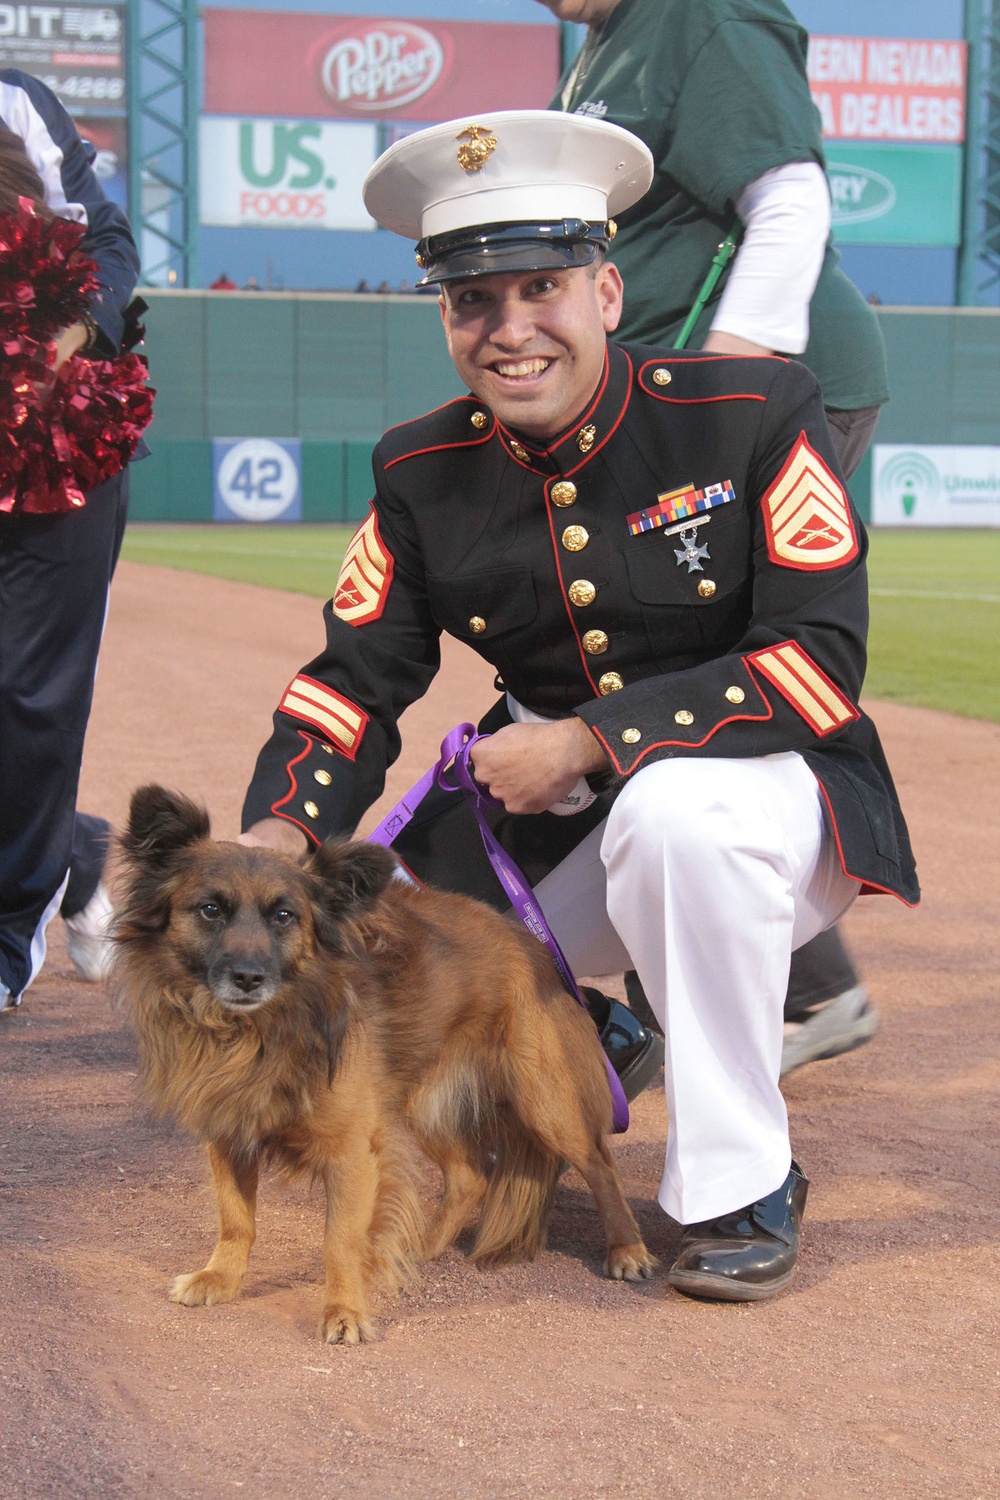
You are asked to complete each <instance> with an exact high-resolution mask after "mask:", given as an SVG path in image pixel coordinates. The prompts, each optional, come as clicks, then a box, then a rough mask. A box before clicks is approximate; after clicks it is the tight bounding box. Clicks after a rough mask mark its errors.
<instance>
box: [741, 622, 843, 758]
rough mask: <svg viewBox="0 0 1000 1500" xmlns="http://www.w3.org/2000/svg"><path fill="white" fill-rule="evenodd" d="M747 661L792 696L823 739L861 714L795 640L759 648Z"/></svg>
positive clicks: (789, 696) (796, 705)
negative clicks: (762, 649)
mask: <svg viewBox="0 0 1000 1500" xmlns="http://www.w3.org/2000/svg"><path fill="white" fill-rule="evenodd" d="M747 661H748V662H749V663H750V665H751V666H752V667H755V668H756V669H757V671H758V672H760V673H761V674H762V676H764V677H766V678H767V680H768V682H770V683H771V684H772V685H773V686H774V687H776V688H777V689H778V692H779V693H781V694H782V696H783V697H785V698H787V699H788V702H789V703H790V704H791V705H792V707H793V708H794V709H795V711H796V713H798V714H800V715H801V717H802V718H803V719H805V721H806V723H807V724H808V725H809V728H810V729H811V730H812V731H813V733H814V734H815V735H818V736H819V737H820V739H822V738H823V736H824V735H827V734H833V732H834V730H835V729H842V728H843V727H844V725H845V724H849V723H850V722H851V720H852V719H859V718H860V717H861V715H860V713H859V712H858V710H857V709H856V708H855V707H854V705H853V703H852V702H851V701H850V699H849V698H845V697H844V694H843V693H842V692H841V691H840V689H839V688H838V687H837V686H836V684H835V683H833V682H831V681H830V679H829V677H827V675H826V673H825V672H822V671H821V670H820V668H819V667H818V666H817V665H816V663H815V662H814V661H813V659H812V657H811V656H810V655H809V653H808V652H807V651H803V649H802V647H801V646H799V645H797V644H796V642H795V641H783V642H782V643H781V645H780V646H771V647H769V648H768V649H767V650H766V651H755V652H754V653H753V655H752V656H748V657H747Z"/></svg>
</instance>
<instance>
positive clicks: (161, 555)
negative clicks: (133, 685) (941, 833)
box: [123, 525, 1000, 723]
mask: <svg viewBox="0 0 1000 1500" xmlns="http://www.w3.org/2000/svg"><path fill="white" fill-rule="evenodd" d="M352 530H353V528H352V527H350V526H261V527H253V526H208V525H205V526H152V525H139V526H133V527H131V528H130V530H129V531H128V533H127V535H126V537H125V547H124V550H123V555H124V556H125V557H127V558H129V559H130V560H131V561H133V562H147V563H159V564H161V565H164V566H167V567H172V568H184V569H187V570H189V571H193V572H197V573H209V574H211V575H213V576H214V577H217V578H232V579H236V580H238V581H239V582H243V583H259V584H263V585H264V587H266V588H276V589H291V590H292V591H293V592H294V593H300V594H311V595H314V596H315V597H317V598H321V599H327V598H329V596H330V594H331V593H332V592H333V585H334V583H335V582H336V578H337V572H338V570H339V567H340V560H341V558H342V557H343V555H344V549H345V548H346V546H347V543H348V541H349V540H350V538H351V535H352ZM869 575H870V581H871V612H872V622H871V633H870V636H869V662H868V678H867V681H866V683H865V692H866V695H867V696H868V697H870V698H889V699H893V700H895V701H896V702H898V703H909V704H915V705H917V706H919V707H922V708H938V709H943V710H944V711H945V712H946V713H953V714H963V715H965V716H966V717H967V718H973V719H990V720H992V721H993V722H995V723H1000V668H998V663H1000V531H875V532H873V533H872V537H871V553H870V557H869Z"/></svg>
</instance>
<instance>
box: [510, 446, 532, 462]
mask: <svg viewBox="0 0 1000 1500" xmlns="http://www.w3.org/2000/svg"><path fill="white" fill-rule="evenodd" d="M510 451H511V453H513V455H514V457H515V458H519V459H520V460H521V462H522V463H523V464H526V463H527V462H528V455H527V452H526V451H525V449H524V448H522V447H521V444H520V443H511V445H510Z"/></svg>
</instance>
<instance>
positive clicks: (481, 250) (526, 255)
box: [416, 219, 613, 286]
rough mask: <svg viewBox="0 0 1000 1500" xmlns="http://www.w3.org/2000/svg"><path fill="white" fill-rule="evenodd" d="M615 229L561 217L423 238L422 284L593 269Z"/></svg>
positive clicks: (419, 259)
mask: <svg viewBox="0 0 1000 1500" xmlns="http://www.w3.org/2000/svg"><path fill="white" fill-rule="evenodd" d="M612 236H613V226H611V225H610V224H609V223H608V222H606V221H605V220H599V221H598V222H597V223H587V222H586V221H584V220H582V219H560V220H558V221H556V222H552V221H551V220H549V221H547V222H544V223H517V224H480V225H474V226H472V227H471V228H467V229H456V230H454V231H452V233H450V234H439V235H434V236H431V237H429V238H428V239H423V240H421V241H420V243H419V245H418V246H417V251H416V254H417V264H418V265H419V266H420V267H421V269H422V270H423V271H424V272H425V274H424V276H423V278H422V279H421V281H420V282H419V283H418V285H420V286H425V285H427V284H429V283H431V282H435V281H454V280H456V279H457V278H459V277H467V276H488V275H494V276H495V275H502V274H504V273H506V272H511V271H561V270H573V269H575V268H576V267H578V266H589V265H590V264H591V263H592V262H593V261H594V259H595V258H596V256H597V255H598V253H599V252H600V251H602V250H607V248H608V246H609V244H610V243H611V239H612Z"/></svg>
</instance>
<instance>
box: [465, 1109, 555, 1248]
mask: <svg viewBox="0 0 1000 1500" xmlns="http://www.w3.org/2000/svg"><path fill="white" fill-rule="evenodd" d="M503 1125H504V1127H505V1128H501V1129H498V1130H497V1132H496V1135H495V1138H494V1142H493V1145H494V1147H495V1156H496V1160H495V1162H494V1164H493V1169H492V1171H491V1173H490V1178H489V1185H488V1187H487V1189H486V1193H485V1195H484V1197H483V1204H482V1212H481V1214H480V1218H479V1230H478V1233H477V1234H476V1242H475V1244H474V1246H473V1248H472V1255H471V1259H472V1260H473V1261H475V1262H476V1264H477V1265H497V1264H499V1263H500V1262H501V1261H508V1260H534V1258H535V1256H536V1255H537V1254H538V1252H539V1250H541V1249H542V1247H543V1246H544V1244H545V1231H546V1227H547V1225H548V1219H549V1210H550V1208H551V1207H552V1199H553V1196H554V1194H555V1190H556V1184H557V1183H558V1181H559V1173H560V1170H561V1167H562V1163H561V1162H560V1161H559V1159H558V1157H555V1156H553V1155H552V1154H551V1153H550V1152H548V1151H545V1150H544V1149H543V1148H542V1147H541V1146H540V1145H539V1144H538V1143H537V1142H536V1141H535V1140H534V1138H533V1137H532V1136H531V1135H529V1134H528V1132H527V1131H526V1130H525V1129H524V1127H523V1126H519V1124H518V1122H516V1121H515V1120H513V1119H508V1120H507V1121H505V1122H503Z"/></svg>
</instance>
